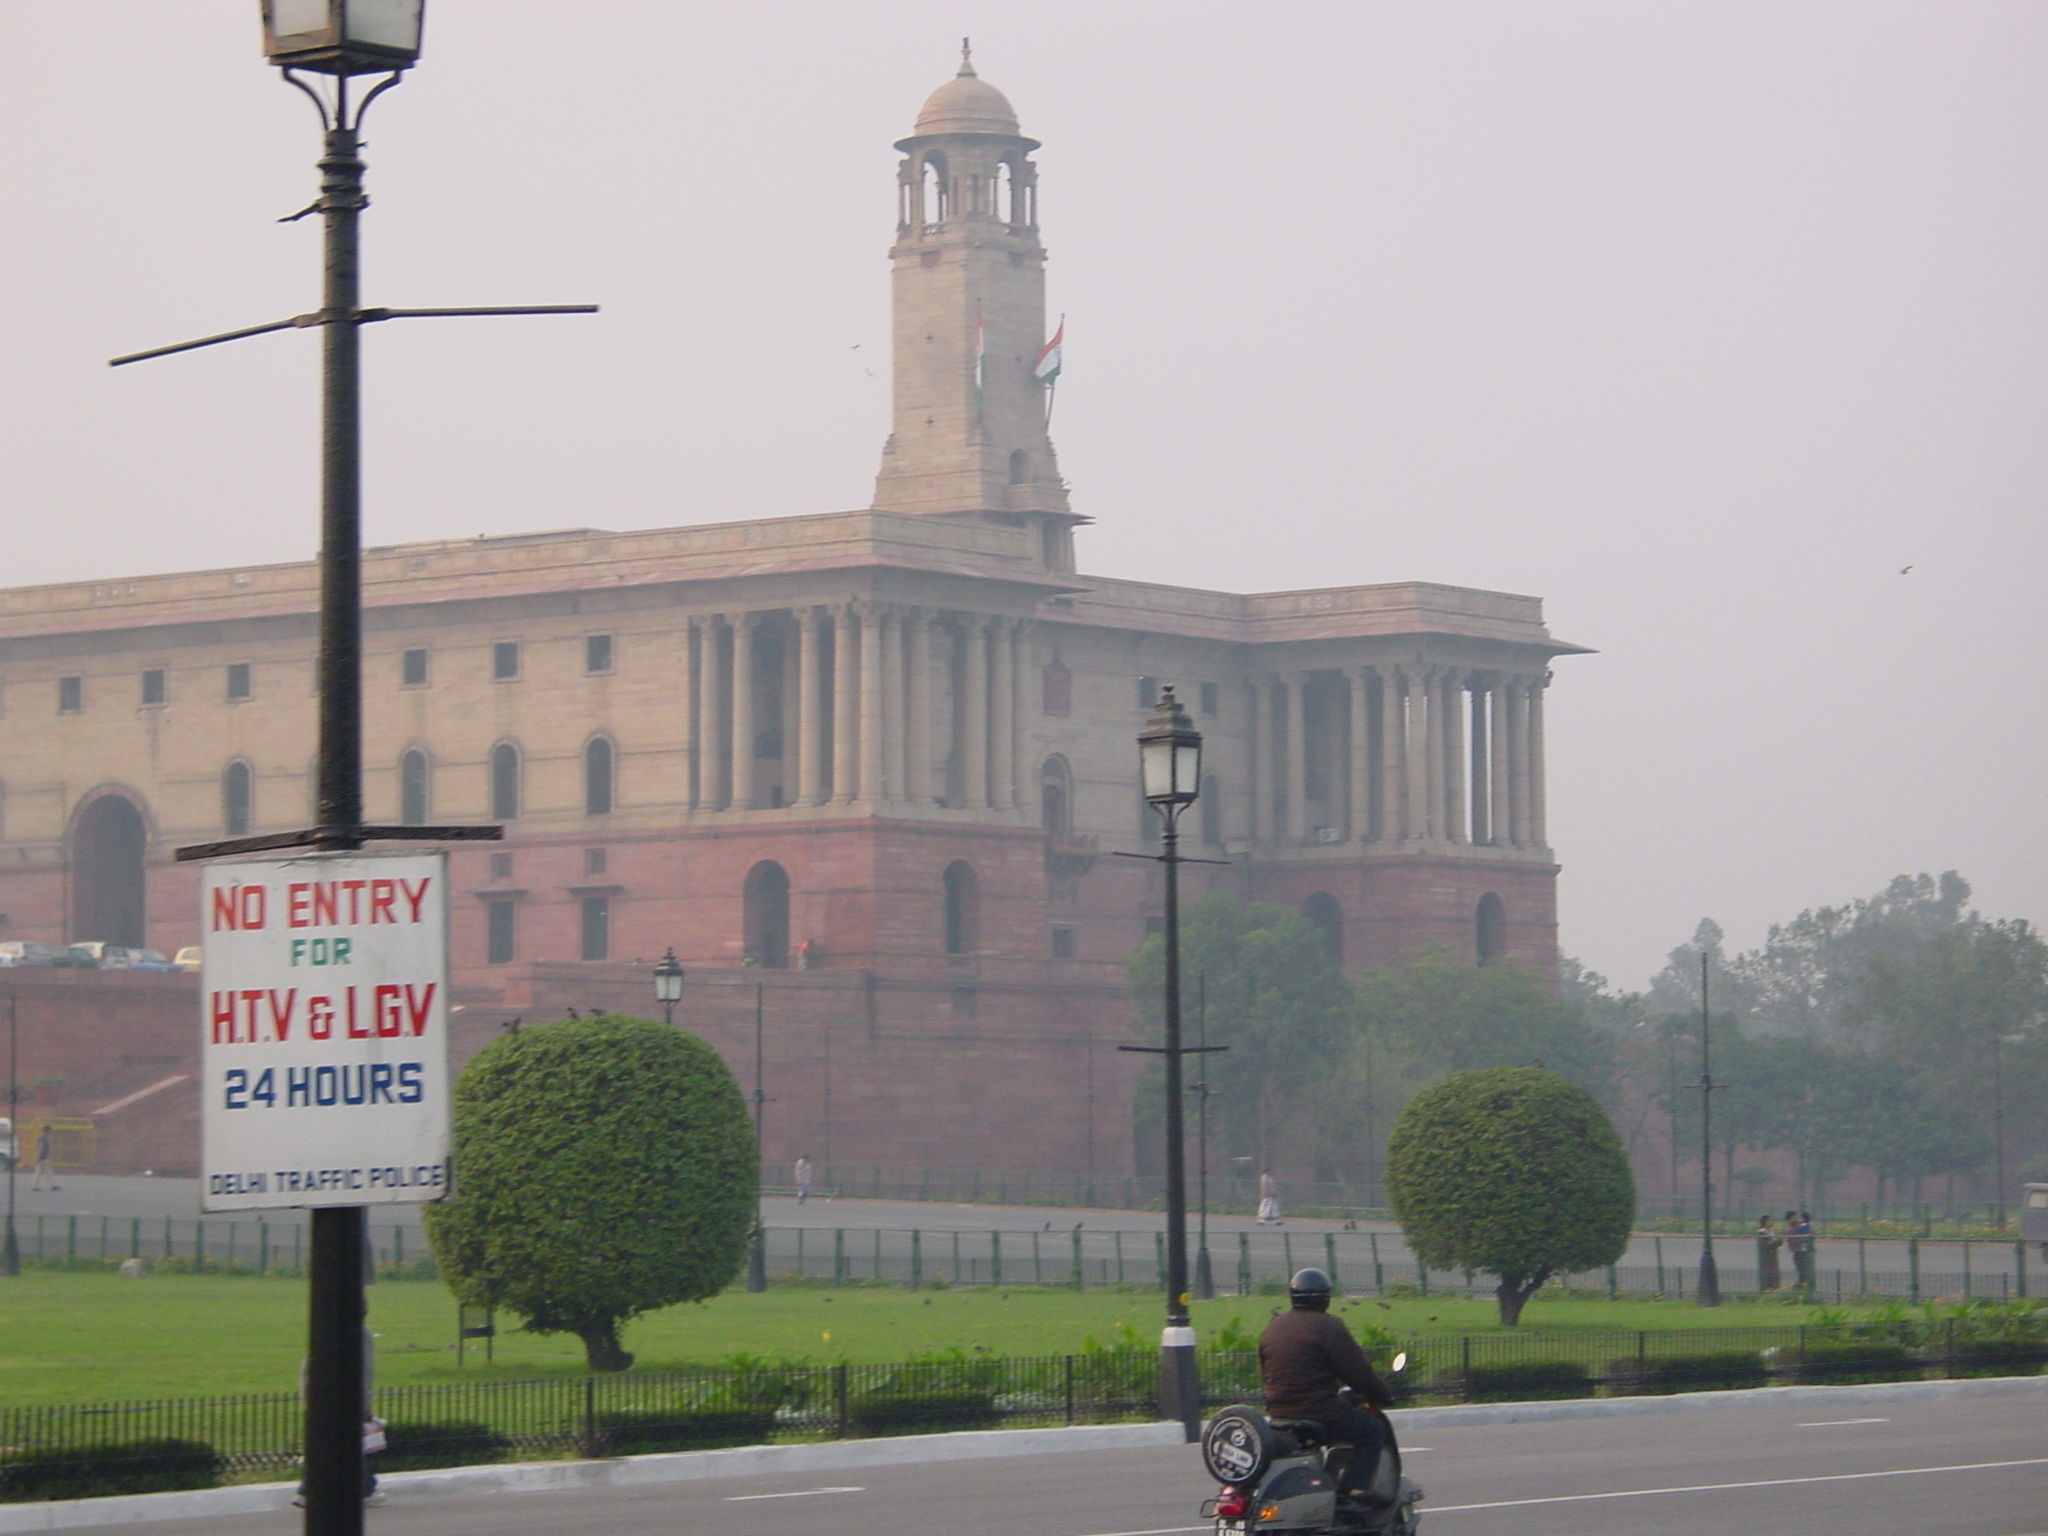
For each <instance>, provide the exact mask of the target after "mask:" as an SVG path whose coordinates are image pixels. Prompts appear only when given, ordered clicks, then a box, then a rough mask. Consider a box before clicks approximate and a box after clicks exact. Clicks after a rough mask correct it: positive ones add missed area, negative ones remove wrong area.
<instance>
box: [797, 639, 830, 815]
mask: <svg viewBox="0 0 2048 1536" xmlns="http://www.w3.org/2000/svg"><path fill="white" fill-rule="evenodd" d="M820 628H821V626H820V625H819V623H818V610H817V609H815V608H811V607H804V608H799V609H797V611H796V742H795V747H796V803H797V804H798V805H816V804H817V803H818V797H819V795H820V794H822V793H823V786H822V785H821V784H820V782H819V780H820V779H821V778H822V777H823V774H822V773H821V772H820V769H821V768H823V766H824V755H823V754H822V753H821V752H820V751H819V750H818V749H819V748H820V747H821V746H823V745H824V736H825V733H824V732H823V731H821V730H819V729H818V684H819V681H820V674H821V673H822V672H823V671H824V660H825V658H824V656H823V655H822V654H821V651H822V647H823V645H824V641H823V639H822V637H821V634H820Z"/></svg>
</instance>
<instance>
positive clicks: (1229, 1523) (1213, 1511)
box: [1202, 1354, 1423, 1536]
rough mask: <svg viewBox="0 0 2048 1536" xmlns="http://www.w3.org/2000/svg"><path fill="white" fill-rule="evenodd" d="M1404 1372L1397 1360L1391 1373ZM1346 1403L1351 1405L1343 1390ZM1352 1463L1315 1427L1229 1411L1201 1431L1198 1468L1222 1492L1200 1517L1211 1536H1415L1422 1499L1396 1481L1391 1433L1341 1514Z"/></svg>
mask: <svg viewBox="0 0 2048 1536" xmlns="http://www.w3.org/2000/svg"><path fill="white" fill-rule="evenodd" d="M1407 1364H1408V1356H1407V1355H1406V1354H1399V1355H1396V1356H1395V1357H1394V1360H1393V1367H1392V1369H1393V1371H1394V1372H1399V1371H1401V1370H1403V1369H1405V1368H1406V1366H1407ZM1344 1396H1345V1397H1346V1399H1347V1400H1351V1399H1352V1394H1351V1393H1350V1392H1349V1391H1348V1390H1347V1391H1346V1392H1345V1394H1344ZM1351 1455H1352V1448H1351V1447H1350V1446H1348V1445H1332V1444H1331V1443H1330V1440H1329V1436H1328V1434H1327V1432H1326V1431H1325V1430H1324V1428H1323V1426H1322V1425H1321V1424H1318V1423H1317V1422H1316V1421H1315V1420H1313V1419H1269V1418H1267V1417H1266V1416H1265V1414H1263V1413H1261V1412H1260V1411H1259V1410H1258V1409H1257V1408H1254V1407H1252V1406H1250V1405H1249V1404H1245V1403H1237V1404H1233V1405H1232V1406H1231V1407H1228V1408H1225V1409H1223V1410H1222V1411H1221V1412H1219V1413H1218V1414H1217V1415H1216V1416H1215V1417H1214V1418H1212V1419H1211V1420H1210V1421H1209V1423H1208V1425H1207V1426H1206V1427H1205V1428H1204V1429H1203V1431H1202V1464H1203V1465H1204V1466H1205V1467H1206V1468H1207V1469H1208V1471H1209V1475H1210V1476H1211V1477H1213V1478H1215V1479H1216V1481H1217V1482H1219V1483H1221V1484H1222V1485H1223V1486H1222V1488H1220V1489H1219V1490H1217V1493H1216V1496H1215V1497H1214V1498H1212V1499H1209V1500H1207V1501H1206V1502H1205V1503H1204V1504H1203V1505H1202V1516H1203V1518H1204V1519H1209V1520H1213V1521H1215V1522H1216V1536H1264V1533H1267V1532H1283V1531H1284V1532H1290V1533H1302V1536H1415V1528H1416V1526H1417V1525H1418V1524H1419V1523H1420V1521H1421V1518H1422V1516H1421V1511H1419V1510H1418V1509H1416V1507H1415V1506H1416V1505H1417V1504H1419V1503H1420V1502H1421V1501H1422V1497H1423V1493H1422V1488H1421V1486H1420V1485H1419V1484H1417V1483H1416V1482H1415V1481H1414V1480H1413V1479H1411V1478H1408V1477H1405V1476H1403V1475H1402V1472H1401V1451H1400V1448H1399V1446H1397V1445H1396V1444H1395V1442H1394V1431H1393V1425H1392V1424H1391V1423H1390V1424H1389V1425H1388V1426H1387V1445H1386V1449H1385V1450H1384V1451H1383V1452H1382V1453H1381V1455H1380V1464H1379V1465H1378V1466H1377V1467H1376V1468H1374V1469H1373V1480H1372V1484H1371V1486H1370V1487H1369V1488H1367V1489H1366V1490H1365V1491H1364V1492H1363V1494H1362V1495H1361V1496H1360V1498H1359V1499H1358V1500H1357V1501H1356V1504H1357V1506H1358V1507H1355V1508H1347V1509H1346V1510H1345V1511H1343V1512H1342V1513H1341V1514H1340V1512H1339V1510H1338V1508H1337V1484H1338V1480H1339V1479H1340V1478H1341V1477H1342V1476H1343V1473H1344V1469H1345V1467H1346V1466H1347V1465H1348V1464H1349V1462H1350V1459H1351Z"/></svg>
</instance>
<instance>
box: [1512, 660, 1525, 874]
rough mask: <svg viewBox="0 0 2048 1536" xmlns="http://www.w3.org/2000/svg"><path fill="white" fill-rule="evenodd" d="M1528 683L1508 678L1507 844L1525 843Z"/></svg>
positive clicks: (1522, 679) (1523, 680)
mask: <svg viewBox="0 0 2048 1536" xmlns="http://www.w3.org/2000/svg"><path fill="white" fill-rule="evenodd" d="M1528 688H1529V683H1528V679H1527V678H1521V677H1514V678H1510V679H1508V687H1507V696H1508V841H1509V843H1511V844H1512V845H1513V846H1515V847H1517V848H1520V847H1523V846H1525V845H1526V844H1527V843H1528V841H1529V703H1528V700H1529V693H1528Z"/></svg>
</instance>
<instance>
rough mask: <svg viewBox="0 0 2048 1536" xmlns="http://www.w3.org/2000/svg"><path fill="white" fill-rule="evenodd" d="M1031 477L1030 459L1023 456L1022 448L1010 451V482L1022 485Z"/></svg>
mask: <svg viewBox="0 0 2048 1536" xmlns="http://www.w3.org/2000/svg"><path fill="white" fill-rule="evenodd" d="M1030 478H1031V461H1030V460H1029V459H1027V458H1026V457H1024V450H1023V449H1022V448H1015V449H1012V450H1011V452H1010V484H1012V485H1022V484H1023V483H1024V482H1025V481H1026V480H1029V479H1030Z"/></svg>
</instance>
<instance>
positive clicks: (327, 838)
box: [172, 825, 505, 864]
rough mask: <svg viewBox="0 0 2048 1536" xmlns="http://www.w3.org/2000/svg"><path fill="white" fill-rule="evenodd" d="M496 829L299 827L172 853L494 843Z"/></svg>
mask: <svg viewBox="0 0 2048 1536" xmlns="http://www.w3.org/2000/svg"><path fill="white" fill-rule="evenodd" d="M504 836H505V829H504V828H503V827H500V826H490V825H484V826H451V827H395V826H394V827H301V828H299V829H297V830H295V831H291V832H259V833H257V834H256V835H255V836H254V837H230V838H225V839H223V840H222V841H220V842H217V843H188V844H187V845H186V846H185V847H183V848H179V849H177V850H175V851H174V852H173V853H172V858H173V859H174V860H175V861H176V862H177V863H180V864H190V863H193V862H195V861H197V860H201V859H225V858H231V857H233V856H234V855H236V854H241V853H268V852H270V851H272V850H273V849H278V848H320V847H331V846H333V845H334V844H335V843H336V842H344V841H345V842H355V843H363V842H412V843H495V842H500V841H502V840H503V839H504Z"/></svg>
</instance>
